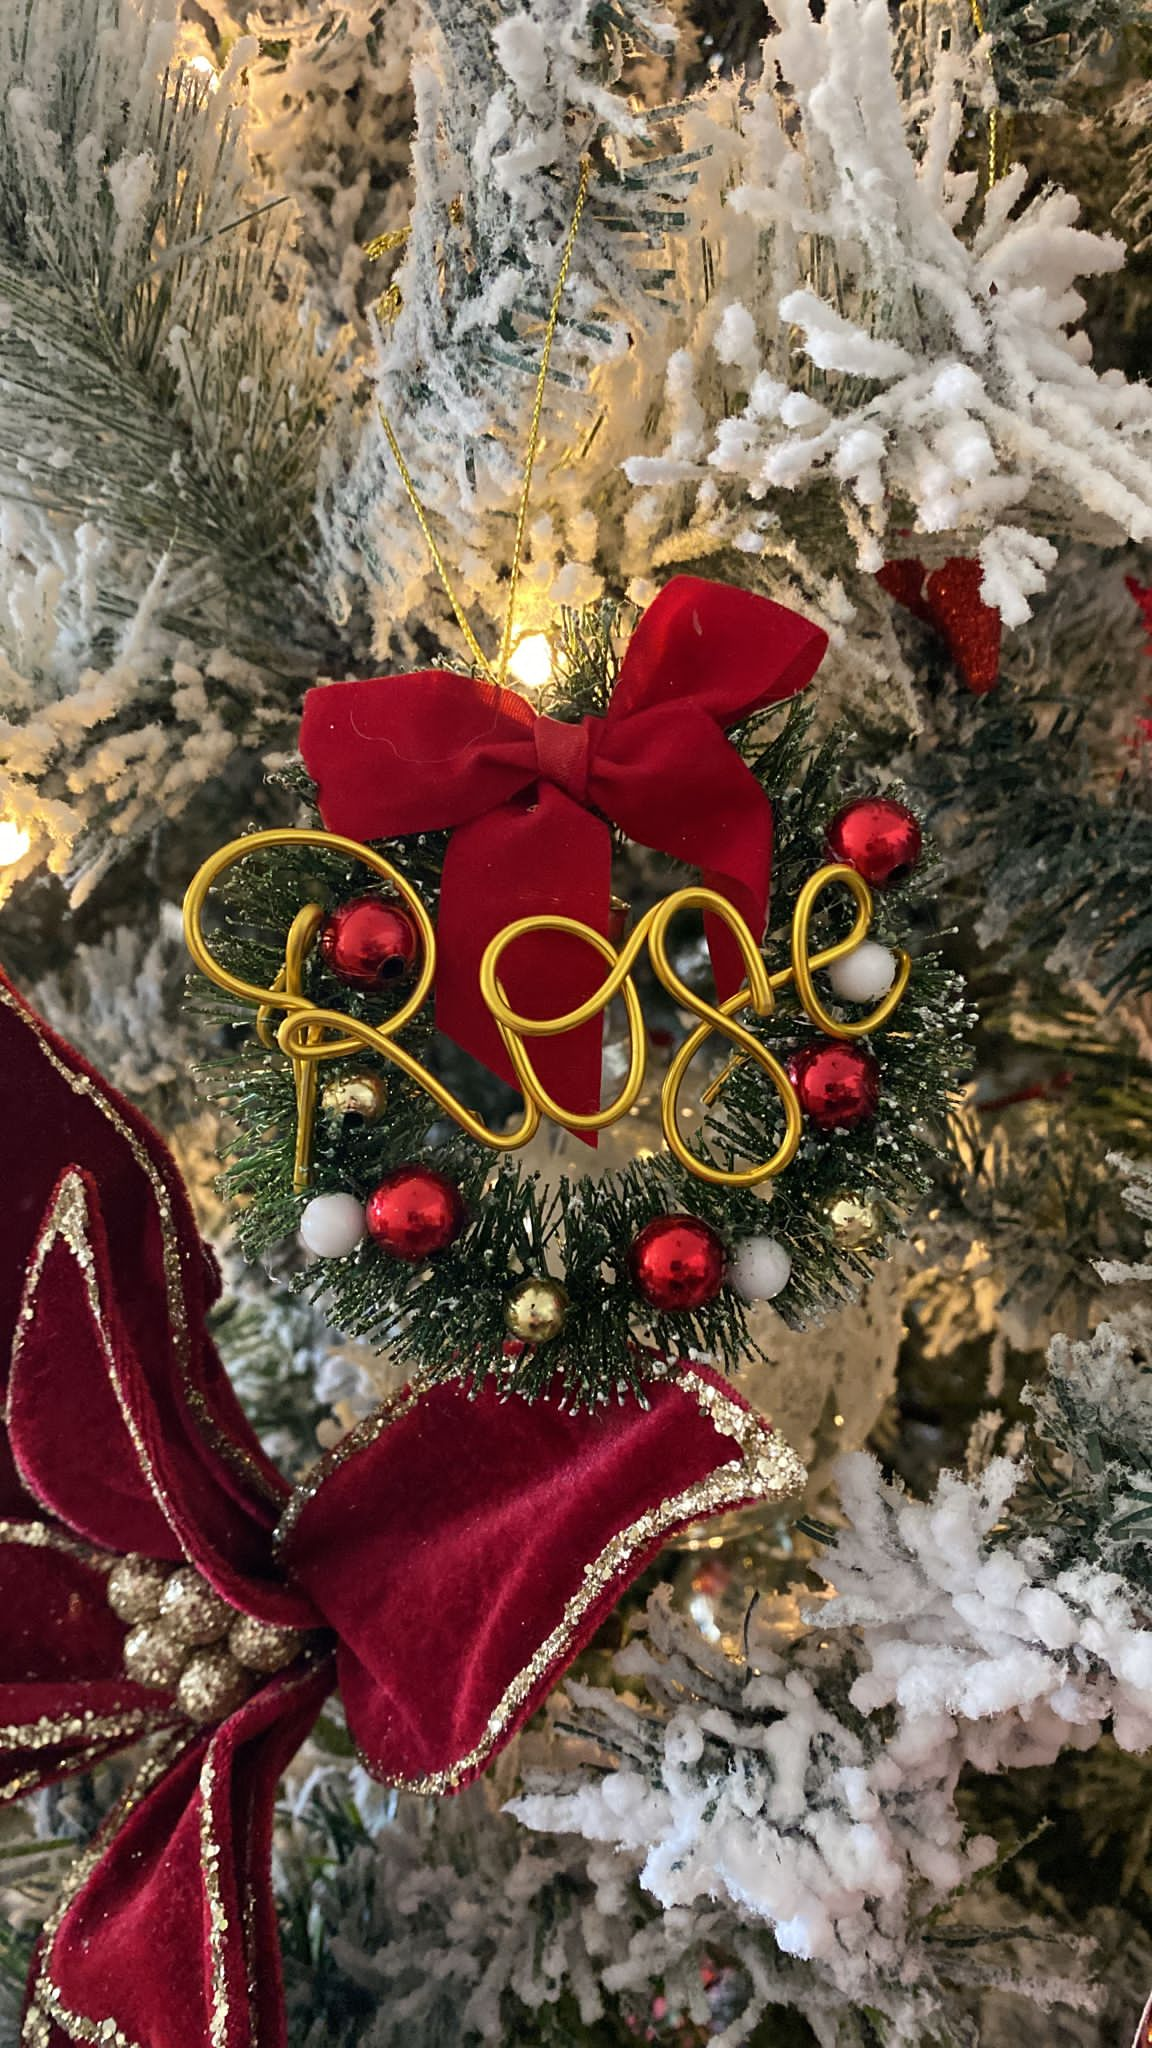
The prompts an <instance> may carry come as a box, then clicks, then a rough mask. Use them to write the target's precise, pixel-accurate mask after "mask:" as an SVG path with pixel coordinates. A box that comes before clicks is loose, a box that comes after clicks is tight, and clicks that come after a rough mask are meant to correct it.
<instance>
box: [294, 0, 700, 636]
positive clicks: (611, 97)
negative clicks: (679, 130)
mask: <svg viewBox="0 0 1152 2048" xmlns="http://www.w3.org/2000/svg"><path fill="white" fill-rule="evenodd" d="M671 33H672V31H671V27H670V23H669V21H668V18H667V16H666V15H665V14H664V12H663V10H662V9H661V8H660V7H658V6H648V5H646V4H644V0H623V4H622V5H620V6H606V5H603V4H601V0H581V4H580V5H579V6H575V7H573V6H571V5H569V4H566V0H531V4H530V5H528V6H526V7H523V8H521V7H518V6H513V5H511V4H509V0H499V4H497V5H495V6H492V7H487V6H484V7H479V6H474V5H457V4H455V0H452V4H439V0H434V4H430V5H429V6H428V8H427V9H426V17H425V25H424V34H423V36H422V38H421V40H420V42H419V44H418V47H417V51H416V61H415V64H414V68H413V85H414V92H415V99H416V140H415V148H414V158H413V172H414V181H415V201H414V207H413V213H412V220H411V236H410V239H409V242H408V246H407V250H406V253H405V256H404V260H403V262H402V264H401V265H400V266H399V268H398V269H397V271H396V272H395V286H396V293H397V299H396V302H395V304H394V306H393V308H392V317H390V318H389V319H388V320H386V321H385V323H384V325H383V327H382V331H381V333H380V337H379V343H378V349H377V363H376V393H377V395H378V397H379V400H380V402H381V403H382V404H383V406H384V408H385V409H386V411H387V412H388V413H389V415H390V416H391V417H392V418H393V419H394V421H395V424H396V427H397V431H398V434H399V437H400V440H401V443H402V445H403V450H404V454H405V457H406V459H407V462H408V464H409V467H410V469H411V471H412V473H413V476H414V478H415V482H416V486H417V489H418V491H419V493H420V495H421V497H422V499H423V501H424V504H425V506H426V508H427V510H428V512H429V515H430V517H431V518H432V521H433V523H434V525H435V527H436V529H437V533H438V535H439V538H440V543H441V546H442V549H443V551H444V553H445V555H446V557H447V559H448V562H449V564H450V566H451V569H452V572H453V575H454V576H455V577H456V579H457V581H458V583H459V586H460V589H461V593H462V595H463V596H464V597H465V598H466V599H467V598H469V597H476V598H478V599H479V601H480V607H481V619H482V621H483V615H484V614H487V617H488V619H489V620H490V621H491V620H498V619H499V616H500V611H501V605H502V596H501V593H500V591H499V588H498V584H499V579H500V577H501V576H502V575H503V573H504V571H505V569H506V566H507V562H508V558H509V555H510V552H511V544H512V529H513V524H514V513H515V504H516V498H517V494H518V489H519V483H520V477H521V472H522V469H523V464H524V457H525V451H526V445H527V438H528V422H529V415H530V413H531V408H532V396H533V388H534V384H535V378H536V372H537V368H538V365H539V361H540V353H541V348H542V344H543V336H544V329H545V322H546V317H547V312H548V306H549V301H550V298H551V294H552V290H553V286H554V282H555V279H556V275H557V271H558V267H559V262H560V252H561V247H562V244H563V242H564V239H565V235H566V233H567V231H568V227H569V224H570V222H571V219H572V215H573V210H574V205H575V199H576V192H577V186H578V182H579V167H580V159H581V156H582V154H583V153H584V152H586V151H587V152H591V154H592V157H593V168H592V175H591V187H590V192H589V199H588V204H587V207H586V209H585V213H584V219H583V223H582V225H581V229H580V235H579V239H578V242H577V244H576V248H575V252H574V255H573V260H572V266H571V270H570V273H569V279H568V285H567V289H566V292H565V297H564V301H563V306H562V310H561V317H560V326H559V330H558V335H557V344H556V353H555V356H554V359H553V363H554V367H553V375H552V378H551V381H550V385H549V389H548V393H547V399H546V407H545V418H544V435H545V438H544V452H543V456H542V462H543V464H544V465H545V466H546V469H547V474H548V489H547V502H546V503H545V502H544V500H543V499H542V498H541V499H539V500H538V501H537V503H536V504H535V505H534V506H533V507H532V513H533V517H532V518H531V520H530V545H529V556H530V561H529V572H528V575H527V577H526V579H525V584H524V589H523V603H522V616H523V621H524V622H525V623H530V622H532V621H533V619H534V618H535V615H536V613H537V611H539V610H540V608H541V606H542V603H543V601H544V600H546V601H547V604H548V606H549V607H551V606H552V605H554V604H556V603H560V602H563V603H569V604H573V603H581V602H585V601H587V600H588V599H589V598H591V597H593V596H595V595H596V593H597V591H598V589H599V587H600V577H599V573H598V569H597V566H596V559H597V552H598V548H599V545H600V539H601V536H600V533H599V528H598V521H597V516H596V497H597V489H598V487H600V488H602V486H603V479H604V476H605V474H606V473H610V472H611V470H612V469H614V466H615V458H614V456H613V452H612V451H613V446H614V437H613V430H612V427H611V424H609V427H608V433H607V435H606V437H605V447H606V451H607V452H606V454H605V455H604V456H603V457H602V456H601V452H600V448H599V446H597V445H596V443H597V442H598V439H599V435H600V431H601V429H602V427H603V426H604V424H605V422H604V419H603V407H602V406H601V404H600V403H599V401H598V399H597V396H596V392H595V390H593V389H590V388H589V384H590V379H592V378H593V377H594V373H596V372H597V371H598V370H599V369H600V368H602V366H604V365H605V364H606V363H608V362H610V361H617V362H626V366H627V367H626V371H625V375H626V377H627V378H633V377H636V378H642V377H643V374H644V371H643V367H642V363H641V359H640V357H641V350H642V348H643V349H647V347H648V345H649V343H650V340H651V337H652V335H653V333H654V332H655V331H656V330H657V329H658V328H659V326H660V324H661V322H662V319H663V315H664V311H665V309H664V307H663V304H662V299H663V295H664V290H665V286H666V283H667V276H668V270H667V259H666V256H665V253H664V250H665V243H666V238H667V235H668V233H669V232H672V231H675V230H676V229H678V228H679V227H680V226H681V225H682V223H683V218H684V216H683V205H682V202H683V194H684V191H685V189H686V188H687V185H688V184H689V182H690V180H691V176H692V174H693V169H694V165H693V163H692V162H691V161H688V160H686V159H685V158H683V157H682V156H681V155H679V154H677V153H675V152H668V151H667V150H663V151H662V150H661V148H660V147H658V145H657V143H656V142H655V141H654V140H653V138H652V135H651V134H650V132H649V129H648V127H647V125H646V124H645V122H644V121H643V119H642V118H641V116H640V114H639V113H638V112H636V111H634V110H633V109H632V107H631V106H630V105H629V101H628V98H627V97H626V94H625V90H624V85H625V83H626V81H627V77H628V70H627V67H628V65H629V64H630V63H632V62H634V61H635V59H636V57H637V55H639V54H642V53H643V52H645V51H649V52H655V53H656V54H657V55H658V54H659V53H660V51H661V50H663V49H665V48H666V47H667V46H668V45H669V43H670V38H671ZM396 305H398V307H399V310H396ZM326 530H327V536H328V541H329V547H330V554H331V562H332V577H331V596H332V602H333V605H334V609H335V610H336V612H337V615H340V614H341V613H342V612H343V611H344V610H346V609H347V607H348V606H350V605H352V604H354V603H356V602H357V601H359V600H361V599H364V598H366V600H367V602H368V604H369V606H370V609H371V612H372V617H373V623H374V629H375V637H376V640H377V644H378V645H379V646H381V647H387V646H388V644H389V636H390V634H391V633H392V631H393V629H394V627H403V625H404V623H405V620H406V619H407V621H408V623H409V625H410V626H411V625H414V624H415V623H416V620H417V619H418V618H419V616H420V615H421V613H424V614H427V612H428V609H429V603H430V602H431V603H433V604H435V606H436V610H435V613H434V616H435V617H440V616H441V613H442V600H440V599H439V598H438V597H437V595H436V586H435V583H434V581H433V580H432V578H431V576H430V570H429V564H428V557H427V551H426V549H425V546H424V542H423V540H422V538H421V536H420V532H419V529H418V527H417V525H416V522H415V519H414V517H413V515H412V512H411V509H410V508H409V505H408V502H407V498H406V496H405V493H404V490H403V487H402V485H401V482H400V479H399V477H398V475H397V472H396V467H395V464H394V461H393V459H392V456H391V454H390V452H389V449H388V447H387V445H386V442H385V438H384V435H383V433H382V431H381V427H380V422H379V420H378V418H377V416H376V411H375V407H370V408H369V410H368V412H367V414H366V417H365V424H364V430H363V437H362V441H361V445H360V450H359V454H358V456H357V459H356V461H355V463H354V464H353V466H352V468H351V471H350V473H349V475H348V477H347V478H346V479H344V480H342V481H341V482H340V483H339V484H338V485H336V486H335V487H334V489H333V491H332V493H331V497H330V500H329V503H328V508H327V514H326ZM445 616H446V615H445ZM543 616H544V617H545V618H546V617H547V616H548V615H547V614H543ZM536 622H537V623H539V622H540V620H537V621H536ZM448 637H449V643H450V644H453V645H455V644H458V643H457V637H456V634H455V629H454V628H452V629H451V630H450V632H449V635H448Z"/></svg>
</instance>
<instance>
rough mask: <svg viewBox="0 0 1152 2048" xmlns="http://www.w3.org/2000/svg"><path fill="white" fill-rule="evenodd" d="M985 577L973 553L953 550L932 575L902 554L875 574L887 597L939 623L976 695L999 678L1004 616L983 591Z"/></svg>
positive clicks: (992, 686)
mask: <svg viewBox="0 0 1152 2048" xmlns="http://www.w3.org/2000/svg"><path fill="white" fill-rule="evenodd" d="M983 580H984V571H983V568H982V567H981V564H980V563H979V562H978V561H977V560H976V558H975V557H974V556H970V555H950V556H949V558H948V560H947V561H946V562H941V564H940V567H939V568H938V569H933V570H932V572H931V574H928V573H927V572H926V571H925V568H924V564H923V562H920V561H917V560H916V558H915V556H912V555H902V556H900V557H899V558H898V559H897V560H895V561H891V562H885V564H884V567H883V568H882V569H880V570H878V571H877V575H876V581H877V583H878V584H879V585H880V588H881V589H882V590H886V591H887V593H888V595H889V597H891V598H894V599H895V601H896V603H897V604H901V605H903V607H904V609H905V611H909V612H911V613H912V614H913V616H914V617H915V618H917V619H923V621H924V623H925V625H928V626H933V627H934V628H935V630H936V631H937V633H939V635H940V638H941V639H942V640H944V641H945V642H946V643H947V647H948V652H949V654H950V655H951V656H952V659H953V661H954V662H955V663H956V666H957V668H958V669H959V671H960V673H961V675H962V676H963V678H964V681H965V683H966V684H967V686H968V688H969V689H970V690H971V692H972V695H973V696H974V697H986V696H987V694H988V692H989V690H994V689H995V688H996V685H997V683H998V682H999V680H1000V640H1001V633H1002V625H1001V619H1000V614H999V612H998V611H997V609H996V607H995V605H994V604H985V602H984V600H983V598H982V597H981V595H980V585H981V583H982V582H983Z"/></svg>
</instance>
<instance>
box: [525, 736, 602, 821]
mask: <svg viewBox="0 0 1152 2048" xmlns="http://www.w3.org/2000/svg"><path fill="white" fill-rule="evenodd" d="M603 724H604V721H603V719H602V718H585V719H582V720H581V722H580V724H579V725H565V723H564V722H563V720H562V719H559V718H547V717H544V718H538V719H537V720H536V723H535V724H534V726H533V727H532V742H533V745H534V746H535V749H536V769H537V773H538V775H539V777H540V780H541V781H542V782H551V783H554V784H555V786H556V788H557V789H561V790H563V792H564V794H565V796H570V797H571V798H572V801H573V803H577V804H582V805H584V807H585V808H587V805H588V780H589V776H590V774H591V769H592V751H593V748H592V742H593V732H594V729H595V728H597V727H600V728H602V727H603Z"/></svg>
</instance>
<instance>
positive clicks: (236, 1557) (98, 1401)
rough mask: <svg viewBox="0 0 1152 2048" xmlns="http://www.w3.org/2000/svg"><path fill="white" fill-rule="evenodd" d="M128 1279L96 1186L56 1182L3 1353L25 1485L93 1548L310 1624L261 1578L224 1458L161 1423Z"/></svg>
mask: <svg viewBox="0 0 1152 2048" xmlns="http://www.w3.org/2000/svg"><path fill="white" fill-rule="evenodd" d="M125 1281H126V1282H127V1284H129V1285H130V1284H131V1274H130V1272H129V1273H128V1274H127V1275H124V1274H121V1273H118V1272H117V1271H116V1270H115V1269H114V1267H113V1263H112V1258H111V1254H110V1247H109V1243H108V1238H107V1234H106V1232H105V1228H104V1223H103V1210H102V1206H101V1202H100V1197H99V1192H98V1189H97V1187H96V1186H95V1185H94V1183H93V1182H92V1180H91V1178H90V1176H89V1175H87V1174H85V1173H81V1172H79V1171H75V1170H73V1171H71V1172H69V1173H66V1174H65V1176H64V1178H63V1179H62V1181H61V1183H60V1186H59V1188H58V1189H57V1192H56V1196H55V1198H54V1200H53V1202H52V1203H51V1205H50V1207H49V1210H48V1214H47V1216H46V1217H45V1219H44V1223H43V1228H42V1230H41V1233H40V1236H39V1238H38V1239H37V1240H36V1244H35V1247H34V1251H33V1254H32V1258H31V1264H30V1271H29V1277H28V1285H27V1289H26V1293H25V1300H24V1306H23V1310H22V1313H21V1317H20V1324H19V1329H18V1334H17V1339H16V1343H15V1345H14V1347H13V1358H12V1370H11V1376H10V1383H9V1391H8V1430H9V1439H10V1443H11V1449H12V1452H13V1455H14V1458H15V1462H16V1467H17V1470H18V1472H19V1475H20V1478H21V1480H22V1481H23V1483H24V1485H25V1486H26V1487H27V1489H28V1491H29V1493H30V1494H31V1495H32V1496H33V1497H34V1499H35V1500H36V1501H37V1502H38V1503H39V1504H40V1505H41V1507H42V1508H43V1509H45V1510H46V1511H47V1513H48V1514H49V1515H51V1516H53V1517H58V1518H59V1519H60V1520H61V1521H62V1522H64V1523H66V1524H67V1525H68V1527H69V1528H70V1529H72V1530H74V1531H76V1532H77V1534H78V1535H80V1536H81V1537H82V1538H84V1539H86V1540H87V1541H89V1542H91V1543H94V1544H97V1545H99V1546H100V1547H101V1548H102V1549H104V1550H107V1551H110V1552H112V1553H113V1554H117V1553H120V1554H123V1553H125V1552H129V1551H139V1552H142V1553H144V1554H145V1555H146V1556H149V1557H154V1558H161V1559H167V1560H169V1561H170V1562H173V1563H176V1562H182V1561H183V1560H184V1559H188V1560H189V1561H190V1562H191V1563H193V1564H195V1565H197V1566H198V1567H199V1569H200V1570H201V1571H202V1572H203V1573H204V1575H205V1576H206V1577H207V1578H208V1579H209V1580H210V1581H211V1582H212V1584H213V1585H215V1586H216V1587H217V1588H218V1590H219V1591H220V1592H221V1593H222V1594H223V1595H224V1597H225V1598H226V1599H228V1600H231V1602H232V1604H233V1605H234V1606H236V1607H238V1608H240V1609H241V1610H243V1611H244V1612H247V1613H252V1614H256V1615H258V1616H260V1617H261V1619H263V1620H266V1621H271V1622H283V1623H287V1624H288V1625H290V1626H292V1625H302V1626H304V1627H308V1626H309V1625H310V1623H311V1622H312V1620H313V1619H314V1617H313V1616H312V1615H311V1613H310V1611H309V1609H308V1607H307V1603H306V1602H303V1601H301V1600H300V1599H299V1598H297V1597H295V1596H293V1595H292V1594H291V1593H290V1592H289V1591H288V1590H287V1589H286V1588H285V1587H284V1586H283V1584H282V1582H281V1581H280V1579H279V1577H278V1575H276V1574H274V1573H273V1571H272V1569H271V1551H270V1532H269V1529H268V1526H267V1523H266V1522H265V1521H264V1520H263V1517H262V1516H261V1515H260V1514H259V1513H257V1512H255V1511H254V1509H253V1508H252V1506H251V1505H250V1504H249V1503H248V1502H247V1501H245V1500H244V1499H242V1498H239V1497H238V1496H237V1493H236V1491H235V1489H234V1488H233V1487H231V1486H230V1485H228V1484H226V1483H223V1482H222V1478H221V1467H222V1461H221V1459H220V1456H219V1454H218V1453H217V1452H216V1450H215V1449H214V1448H212V1447H210V1446H209V1445H207V1444H206V1443H205V1442H204V1441H203V1440H202V1438H201V1437H200V1435H199V1433H198V1432H197V1431H195V1430H194V1429H192V1428H190V1427H184V1428H182V1429H180V1428H175V1427H169V1426H168V1418H167V1417H166V1416H165V1414H164V1413H163V1412H162V1411H161V1409H160V1407H159V1404H158V1401H157V1398H156V1389H155V1387H154V1385H153V1384H152V1382H151V1381H150V1378H149V1376H148V1374H147V1373H146V1372H145V1370H144V1368H143V1366H142V1365H141V1363H140V1360H139V1358H138V1356H137V1353H136V1350H135V1347H134V1345H133V1343H132V1340H131V1336H130V1333H129V1330H128V1327H127V1320H126V1317H125V1315H124V1313H123V1312H122V1306H121V1304H122V1302H123V1284H122V1283H124V1282H125ZM180 1413H181V1414H182V1411H180ZM62 1415H64V1416H67V1418H68V1426H67V1427H65V1428H62V1427H61V1425H60V1418H61V1416H62ZM237 1448H238V1449H241V1450H242V1449H243V1443H242V1441H241V1442H240V1443H239V1444H238V1446H237Z"/></svg>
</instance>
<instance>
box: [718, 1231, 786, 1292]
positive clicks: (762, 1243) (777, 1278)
mask: <svg viewBox="0 0 1152 2048" xmlns="http://www.w3.org/2000/svg"><path fill="white" fill-rule="evenodd" d="M791 1273H792V1260H791V1258H790V1256H789V1254H788V1252H787V1251H786V1250H785V1248H784V1246H783V1245H782V1244H781V1242H780V1240H779V1238H778V1237H767V1236H759V1237H746V1238H745V1239H744V1241H743V1243H742V1244H738V1245H737V1247H736V1250H735V1252H734V1253H733V1255H732V1261H731V1264H730V1265H729V1267H728V1285H729V1286H730V1287H733V1288H735V1290H736V1293H737V1294H738V1295H740V1297H741V1299H742V1300H744V1301H771V1300H772V1297H773V1295H775V1294H779V1293H781V1292H782V1290H783V1289H784V1288H785V1287H787V1285H788V1281H789V1279H790V1277H791Z"/></svg>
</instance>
